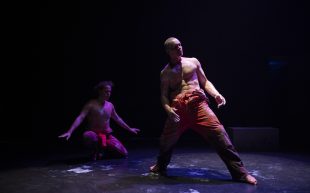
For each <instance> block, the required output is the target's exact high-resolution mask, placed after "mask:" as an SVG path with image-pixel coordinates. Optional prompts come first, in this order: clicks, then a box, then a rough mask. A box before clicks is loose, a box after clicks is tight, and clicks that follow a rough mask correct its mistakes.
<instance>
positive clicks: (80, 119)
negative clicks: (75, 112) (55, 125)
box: [58, 104, 89, 140]
mask: <svg viewBox="0 0 310 193" xmlns="http://www.w3.org/2000/svg"><path fill="white" fill-rule="evenodd" d="M88 112H89V105H88V104H87V105H85V106H84V108H83V109H82V111H81V113H80V114H79V116H77V117H76V118H75V120H74V122H73V123H72V125H71V127H70V129H69V130H68V131H67V132H66V133H64V134H62V135H60V136H58V137H59V138H66V140H69V138H70V137H71V134H72V133H73V131H74V130H75V129H76V128H77V127H78V126H80V124H81V123H82V122H83V120H84V119H85V117H86V116H87V114H88Z"/></svg>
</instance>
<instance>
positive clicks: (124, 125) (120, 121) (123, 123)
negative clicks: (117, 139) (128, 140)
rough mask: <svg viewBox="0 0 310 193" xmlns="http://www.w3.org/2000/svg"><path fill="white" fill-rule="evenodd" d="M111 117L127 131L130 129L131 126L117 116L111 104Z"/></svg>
mask: <svg viewBox="0 0 310 193" xmlns="http://www.w3.org/2000/svg"><path fill="white" fill-rule="evenodd" d="M111 117H112V118H113V120H114V121H115V122H116V123H117V124H118V125H119V126H121V127H122V128H124V129H126V130H128V131H131V127H129V126H128V125H127V124H126V123H125V121H123V119H122V118H121V117H120V116H118V114H117V113H116V111H115V109H114V106H113V109H112V114H111Z"/></svg>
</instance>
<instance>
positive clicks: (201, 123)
mask: <svg viewBox="0 0 310 193" xmlns="http://www.w3.org/2000/svg"><path fill="white" fill-rule="evenodd" d="M197 105H198V106H197V111H196V112H194V113H192V114H193V115H194V116H195V117H193V119H195V124H194V125H193V126H192V128H193V130H195V131H196V132H197V133H199V134H200V135H202V136H203V138H204V139H205V140H207V141H208V142H209V143H210V144H211V145H212V146H214V147H215V149H216V151H217V153H218V155H219V156H220V158H221V159H222V160H223V161H224V163H225V165H226V167H227V168H228V170H229V172H230V174H231V176H232V177H233V178H234V179H239V178H241V177H243V176H244V175H247V174H248V171H247V170H246V169H245V167H244V165H243V163H242V161H241V158H240V156H239V154H238V153H237V151H236V149H235V147H234V146H233V144H232V143H231V141H230V139H229V137H228V135H227V133H226V131H225V129H224V127H223V125H222V124H221V123H220V122H219V120H218V118H217V116H216V115H215V114H214V113H213V111H212V110H211V109H210V108H209V106H208V104H207V103H206V102H205V101H202V102H199V103H198V104H197Z"/></svg>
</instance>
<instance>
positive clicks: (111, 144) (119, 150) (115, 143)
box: [107, 135, 128, 157]
mask: <svg viewBox="0 0 310 193" xmlns="http://www.w3.org/2000/svg"><path fill="white" fill-rule="evenodd" d="M107 148H108V149H109V150H112V151H113V152H115V153H116V154H117V156H120V157H126V156H127V155H128V151H127V149H126V148H125V146H124V145H123V144H122V143H121V142H120V141H119V140H118V139H117V138H116V137H114V136H113V135H109V136H107Z"/></svg>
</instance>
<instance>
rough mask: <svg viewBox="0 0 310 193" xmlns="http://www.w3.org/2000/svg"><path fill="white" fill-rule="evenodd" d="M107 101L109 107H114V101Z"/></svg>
mask: <svg viewBox="0 0 310 193" xmlns="http://www.w3.org/2000/svg"><path fill="white" fill-rule="evenodd" d="M106 103H107V106H108V107H110V108H112V109H114V105H113V103H112V102H110V101H106Z"/></svg>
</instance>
